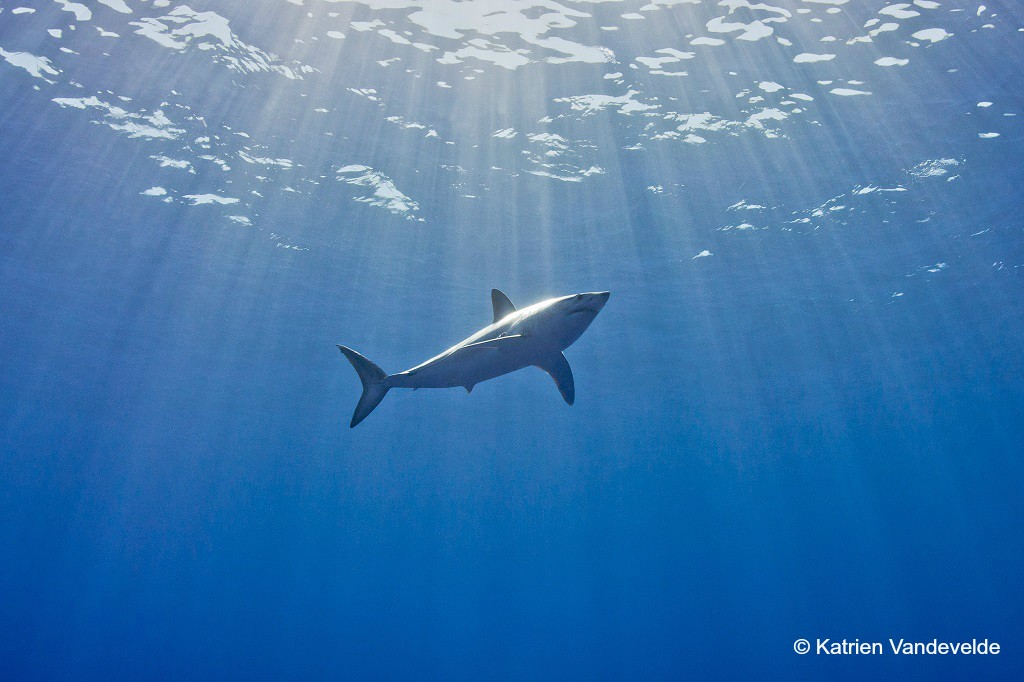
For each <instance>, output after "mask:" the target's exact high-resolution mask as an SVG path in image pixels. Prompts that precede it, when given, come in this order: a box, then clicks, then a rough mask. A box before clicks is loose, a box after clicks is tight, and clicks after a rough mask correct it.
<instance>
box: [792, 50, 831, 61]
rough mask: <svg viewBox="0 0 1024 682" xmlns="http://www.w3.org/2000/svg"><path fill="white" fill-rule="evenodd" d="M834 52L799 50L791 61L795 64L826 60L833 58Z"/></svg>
mask: <svg viewBox="0 0 1024 682" xmlns="http://www.w3.org/2000/svg"><path fill="white" fill-rule="evenodd" d="M835 58H836V56H835V55H834V54H814V53H812V52H801V53H800V54H798V55H797V56H795V57H793V61H794V62H795V63H797V64H813V63H814V62H827V61H831V60H833V59H835Z"/></svg>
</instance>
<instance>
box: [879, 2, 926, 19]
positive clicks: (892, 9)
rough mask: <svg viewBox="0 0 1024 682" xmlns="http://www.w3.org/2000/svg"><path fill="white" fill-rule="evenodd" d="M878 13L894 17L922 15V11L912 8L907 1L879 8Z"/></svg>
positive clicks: (903, 17)
mask: <svg viewBox="0 0 1024 682" xmlns="http://www.w3.org/2000/svg"><path fill="white" fill-rule="evenodd" d="M878 13H879V14H885V15H888V16H890V17H893V18H894V19H912V18H914V17H919V16H921V13H920V12H915V11H914V10H912V9H910V4H909V3H905V2H903V3H898V4H895V5H889V6H888V7H883V8H882V9H880V10H878Z"/></svg>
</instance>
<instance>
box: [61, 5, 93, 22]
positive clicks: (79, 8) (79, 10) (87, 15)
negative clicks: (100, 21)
mask: <svg viewBox="0 0 1024 682" xmlns="http://www.w3.org/2000/svg"><path fill="white" fill-rule="evenodd" d="M53 1H54V2H56V3H57V4H58V5H60V8H61V9H62V10H64V11H65V12H71V13H72V14H74V15H75V19H76V20H77V21H89V20H90V19H92V10H90V9H89V8H88V7H86V6H85V5H83V4H82V3H80V2H70V0H53Z"/></svg>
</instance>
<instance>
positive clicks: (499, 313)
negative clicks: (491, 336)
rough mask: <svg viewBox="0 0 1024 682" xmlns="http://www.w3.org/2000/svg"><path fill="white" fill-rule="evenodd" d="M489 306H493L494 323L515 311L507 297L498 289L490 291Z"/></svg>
mask: <svg viewBox="0 0 1024 682" xmlns="http://www.w3.org/2000/svg"><path fill="white" fill-rule="evenodd" d="M491 304H492V305H493V306H494V321H495V322H497V321H498V320H500V319H503V318H504V317H505V316H507V315H509V314H511V313H514V312H515V311H516V307H515V306H514V305H512V301H510V300H508V296H506V295H505V294H503V293H502V292H501V290H500V289H491Z"/></svg>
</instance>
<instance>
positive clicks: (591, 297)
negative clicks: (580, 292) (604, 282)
mask: <svg viewBox="0 0 1024 682" xmlns="http://www.w3.org/2000/svg"><path fill="white" fill-rule="evenodd" d="M611 295H612V292H610V291H592V292H590V293H589V294H584V296H586V298H587V299H588V303H589V307H590V308H593V309H594V310H596V311H598V312H600V311H601V308H603V307H604V304H605V303H607V302H608V298H609V297H610V296H611Z"/></svg>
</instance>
